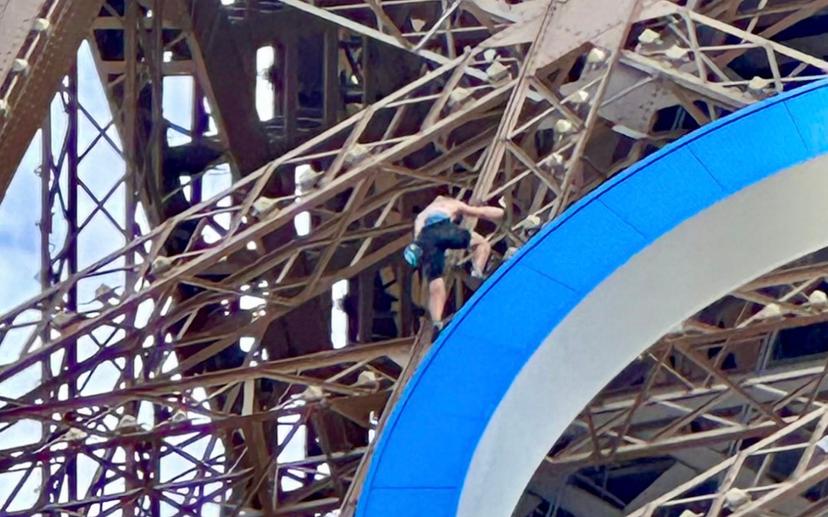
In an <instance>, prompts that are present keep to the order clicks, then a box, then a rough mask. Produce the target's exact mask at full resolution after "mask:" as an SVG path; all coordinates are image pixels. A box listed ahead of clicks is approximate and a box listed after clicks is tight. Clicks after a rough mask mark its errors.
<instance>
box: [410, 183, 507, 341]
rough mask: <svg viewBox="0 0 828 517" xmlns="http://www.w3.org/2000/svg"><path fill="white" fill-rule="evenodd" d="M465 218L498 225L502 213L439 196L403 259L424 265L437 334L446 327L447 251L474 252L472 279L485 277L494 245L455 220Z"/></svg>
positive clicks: (416, 223) (421, 216)
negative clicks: (444, 317) (445, 271)
mask: <svg viewBox="0 0 828 517" xmlns="http://www.w3.org/2000/svg"><path fill="white" fill-rule="evenodd" d="M462 216H468V217H475V218H482V219H486V220H488V221H492V222H494V223H497V222H498V221H500V219H501V218H502V217H503V210H502V209H500V208H496V207H490V206H470V205H467V204H466V203H463V202H462V201H458V200H456V199H452V198H450V197H446V196H437V197H436V198H435V199H434V201H432V202H431V204H430V205H428V206H427V207H426V208H425V209H424V210H423V211H422V212H420V213H419V215H417V219H416V220H415V221H414V241H413V242H412V243H411V244H409V245H408V246H407V247H406V248H405V251H404V252H403V256H404V257H405V261H406V262H407V263H408V264H409V265H410V266H411V267H418V266H419V265H421V264H422V266H423V270H424V271H425V276H426V278H428V311H429V313H430V315H431V321H432V324H433V325H434V328H435V330H436V331H438V332H439V331H440V330H442V328H443V308H444V307H445V304H446V296H447V295H446V284H445V281H444V280H443V269H444V268H445V252H446V250H449V249H467V248H469V247H470V248H471V250H472V277H474V278H483V274H484V271H485V268H486V262H487V261H488V260H489V253H490V252H491V244H489V241H487V240H486V239H485V238H483V236H482V235H480V234H478V233H476V232H474V231H471V232H470V231H469V230H466V229H465V228H462V227H461V226H459V225H458V224H457V223H456V222H455V220H456V219H459V218H460V217H462Z"/></svg>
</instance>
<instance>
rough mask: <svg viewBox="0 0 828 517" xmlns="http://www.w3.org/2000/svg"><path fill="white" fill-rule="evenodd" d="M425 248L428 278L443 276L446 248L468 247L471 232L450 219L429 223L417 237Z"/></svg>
mask: <svg viewBox="0 0 828 517" xmlns="http://www.w3.org/2000/svg"><path fill="white" fill-rule="evenodd" d="M417 241H418V242H419V244H420V247H421V248H422V249H423V268H424V269H425V273H426V276H427V277H428V280H429V281H431V280H434V279H436V278H440V277H442V276H443V271H444V270H445V267H446V250H460V249H466V248H468V247H469V244H470V243H471V233H470V232H469V231H468V230H465V229H463V228H461V227H459V226H458V225H456V224H454V223H453V222H451V221H450V220H448V219H445V220H443V221H440V222H438V223H434V224H429V225H428V226H424V227H423V229H422V230H420V238H419V239H417Z"/></svg>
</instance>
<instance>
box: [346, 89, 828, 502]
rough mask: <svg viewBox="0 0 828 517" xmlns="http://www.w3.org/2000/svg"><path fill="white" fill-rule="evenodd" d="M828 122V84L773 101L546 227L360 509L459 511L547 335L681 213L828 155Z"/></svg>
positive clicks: (485, 301)
mask: <svg viewBox="0 0 828 517" xmlns="http://www.w3.org/2000/svg"><path fill="white" fill-rule="evenodd" d="M826 121H828V82H820V83H816V84H813V85H810V86H808V87H805V88H801V89H799V90H796V91H794V92H792V93H789V94H785V95H781V96H779V97H774V98H773V99H770V100H768V101H765V102H762V103H760V104H757V105H754V106H752V107H749V108H747V109H744V110H742V111H740V112H738V113H736V114H735V115H733V116H730V117H727V118H725V119H722V120H720V121H718V122H716V123H713V124H710V125H708V126H705V127H704V128H702V129H700V130H699V131H696V132H695V133H693V134H692V135H689V136H687V137H685V138H683V139H681V140H679V141H678V142H676V143H674V144H673V145H670V146H668V147H666V148H665V149H663V150H661V151H660V152H658V153H656V154H654V155H652V156H650V157H648V158H646V159H645V160H642V161H641V162H639V163H638V164H636V165H634V166H633V167H631V168H629V169H628V170H626V171H625V172H624V173H622V174H619V175H617V176H616V177H615V178H613V179H612V180H611V181H608V182H607V183H605V184H604V185H603V186H602V187H601V188H599V189H597V190H596V191H594V192H593V193H591V194H590V195H589V196H587V197H586V198H584V199H582V200H581V201H579V202H578V203H577V204H576V205H574V206H573V207H572V208H570V209H569V210H568V211H567V212H566V213H565V214H563V215H562V216H561V217H559V218H558V219H557V220H556V221H554V222H552V223H551V224H549V225H547V226H546V227H545V228H544V229H543V230H542V231H541V232H540V233H539V234H538V235H537V236H535V238H534V239H532V240H531V241H530V242H529V243H528V244H527V245H526V246H524V247H523V248H522V249H521V250H520V252H519V253H518V254H517V255H515V256H514V257H513V258H512V259H511V260H510V261H509V262H508V263H506V264H504V265H503V266H502V267H501V268H500V269H499V270H498V271H497V272H496V273H495V274H494V275H493V277H492V278H491V279H490V280H489V281H488V282H487V283H486V284H485V285H484V286H483V287H482V288H481V289H480V290H478V292H477V293H476V294H475V296H474V297H473V298H472V299H471V300H470V301H469V302H468V303H467V304H466V306H465V307H464V308H463V309H462V310H461V311H460V312H459V313H458V314H457V315H456V316H455V318H454V320H453V322H452V324H451V325H450V326H449V327H448V328H447V329H446V330H445V331H444V332H443V334H442V336H441V337H440V339H439V340H438V341H437V343H436V344H435V345H434V346H433V347H432V349H431V351H430V352H429V354H428V355H427V357H426V358H425V360H424V361H423V364H422V365H421V366H420V368H419V369H418V371H417V373H416V375H415V376H414V378H413V379H412V380H411V382H410V383H409V385H408V387H407V388H406V390H405V392H404V393H403V396H402V398H401V399H400V402H399V403H398V404H397V406H396V407H395V408H394V411H393V413H392V415H391V417H390V418H389V420H388V423H387V426H386V428H385V431H384V432H383V433H382V436H381V437H380V438H379V442H378V444H377V447H376V450H375V452H374V457H373V461H372V465H371V468H370V470H369V473H368V476H367V478H366V481H365V485H364V487H363V491H362V496H361V498H360V503H359V505H358V509H357V515H359V516H365V517H380V516H382V517H385V516H388V515H394V516H396V517H407V516H411V517H414V516H417V517H420V516H429V517H439V516H450V515H454V514H455V512H456V509H457V504H458V499H459V496H460V492H461V490H462V488H463V483H464V479H465V476H466V473H467V471H468V468H469V464H470V461H471V458H472V455H473V454H474V450H475V447H476V446H477V443H478V441H479V440H480V437H481V435H482V434H483V431H484V429H485V428H486V425H487V423H488V422H489V419H490V418H491V416H492V414H493V412H494V411H495V408H496V407H497V405H498V403H499V402H500V401H501V399H502V398H503V396H504V394H505V393H506V391H507V390H508V389H509V386H510V385H511V383H512V381H513V380H514V378H515V377H516V376H517V374H518V372H519V371H520V369H521V368H522V367H523V366H524V364H525V363H526V361H527V360H528V359H529V358H530V356H531V355H532V353H533V352H535V350H536V349H537V348H538V347H539V346H540V345H541V343H542V341H543V340H544V338H545V337H546V336H548V335H549V334H550V333H551V332H552V330H553V329H554V328H555V327H556V326H557V325H558V324H559V323H560V322H561V321H562V320H563V318H564V317H565V316H566V315H567V314H568V313H569V312H570V311H571V310H572V309H573V308H574V307H576V306H577V305H578V303H579V302H580V301H581V300H582V299H583V298H584V297H585V296H586V295H587V294H589V293H590V292H591V291H592V290H593V289H594V288H595V287H596V286H597V285H598V284H599V283H601V282H602V281H603V280H604V279H606V278H607V277H608V276H609V275H610V274H612V273H613V272H614V271H615V270H617V269H618V268H619V267H620V266H622V265H623V264H624V263H626V262H627V261H628V260H629V259H630V258H631V257H632V256H634V255H635V254H636V253H638V252H639V251H641V250H642V249H644V248H645V247H647V246H649V245H650V244H651V243H653V242H654V241H655V240H657V239H658V238H659V237H661V236H662V235H664V234H665V233H667V232H669V231H670V230H672V229H673V228H675V227H676V226H677V225H678V224H680V223H681V222H683V221H685V220H687V219H689V218H692V217H693V216H694V215H696V214H698V213H699V212H701V211H702V210H704V209H706V208H708V207H710V206H711V205H713V204H714V203H718V202H720V201H722V200H724V199H725V198H727V197H728V196H731V195H733V194H734V193H736V192H738V191H740V190H742V189H744V188H746V187H748V186H750V185H752V184H754V183H756V182H758V181H761V180H762V179H765V178H767V177H768V176H770V175H772V174H774V173H775V172H777V171H780V170H784V169H786V168H788V167H790V166H792V165H795V164H797V163H801V162H804V161H806V160H808V159H811V158H814V157H816V156H818V155H821V154H823V153H827V152H828V124H826ZM493 489H495V490H496V487H493Z"/></svg>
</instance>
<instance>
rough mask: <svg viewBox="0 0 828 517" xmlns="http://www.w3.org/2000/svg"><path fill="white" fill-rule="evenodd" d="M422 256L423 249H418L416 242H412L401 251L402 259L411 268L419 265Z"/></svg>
mask: <svg viewBox="0 0 828 517" xmlns="http://www.w3.org/2000/svg"><path fill="white" fill-rule="evenodd" d="M422 256H423V248H421V247H420V245H419V244H417V243H416V242H412V243H411V244H409V245H408V246H406V247H405V250H404V251H403V257H404V258H405V261H406V262H407V263H408V265H409V266H411V267H417V266H419V265H420V259H421V258H422Z"/></svg>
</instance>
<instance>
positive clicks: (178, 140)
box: [0, 43, 347, 517]
mask: <svg viewBox="0 0 828 517" xmlns="http://www.w3.org/2000/svg"><path fill="white" fill-rule="evenodd" d="M268 52H270V54H268ZM259 54H260V60H259V64H260V65H261V66H262V67H266V66H268V60H272V51H268V50H264V51H262V52H260V53H259ZM192 86H193V81H192V78H191V77H168V78H165V83H164V102H163V110H164V116H165V117H166V118H167V119H169V120H170V121H171V122H173V123H174V124H176V125H179V126H182V127H185V128H189V127H190V118H191V117H190V109H191V106H192ZM78 97H79V101H80V103H81V105H82V106H83V107H84V108H85V109H86V110H87V111H88V112H89V115H90V117H91V118H92V119H94V121H95V122H97V124H98V125H99V126H100V127H106V126H107V124H109V122H110V121H111V119H112V115H111V113H110V109H109V104H108V102H107V100H106V96H105V95H104V91H103V88H102V86H101V83H100V80H99V77H98V75H97V71H96V70H95V66H94V61H93V58H92V54H91V52H90V49H89V46H88V45H87V43H84V44H83V45H82V46H81V48H80V50H79V52H78ZM272 98H273V95H272V92H271V91H270V87H269V83H267V82H266V81H261V80H260V81H259V84H258V85H257V107H258V108H259V112H260V115H261V117H262V118H263V119H266V118H269V117H271V116H272V114H273V111H272V109H268V105H270V106H271V107H272ZM51 113H52V119H53V123H52V127H53V135H52V136H53V138H52V148H53V153H54V154H55V155H56V156H57V155H58V153H59V150H60V146H61V143H62V138H63V133H64V129H65V127H66V116H65V113H64V110H63V104H62V102H61V101H60V100H59V99H58V98H57V97H56V98H55V100H54V102H53V103H52V109H51ZM98 134H99V131H98V130H97V129H96V128H95V125H94V123H93V122H92V121H90V120H88V119H87V117H86V116H85V115H84V114H83V113H81V114H80V116H79V135H78V140H79V150H80V152H81V153H83V152H84V151H85V150H86V148H87V147H88V146H89V144H90V143H91V142H93V140H94V139H95V138H96V137H97V136H98ZM106 134H107V136H108V137H109V139H110V140H111V142H112V144H110V143H109V142H107V141H105V140H99V141H98V142H97V144H95V145H94V146H93V147H92V148H91V150H90V151H89V152H88V154H86V155H85V156H84V157H83V159H82V161H81V163H80V166H79V176H80V178H81V180H82V181H84V183H85V184H86V185H87V187H88V188H89V191H90V192H91V194H92V195H94V196H96V197H97V198H99V199H102V198H103V197H104V196H106V195H107V193H108V192H110V190H111V189H112V188H113V187H114V186H117V188H116V189H115V191H114V192H112V193H111V194H110V196H109V198H108V200H107V201H106V202H105V206H106V207H107V209H108V210H109V212H110V213H111V214H112V215H113V217H114V218H115V219H116V221H117V222H118V223H120V224H122V223H123V220H124V217H123V215H124V211H125V197H124V187H123V185H122V181H121V180H122V175H123V174H124V170H125V167H124V162H123V160H122V159H121V157H120V155H119V153H118V150H117V149H116V147H120V141H119V138H118V134H117V131H116V130H115V127H114V126H110V127H109V128H108V130H107V131H106ZM168 140H169V142H170V145H178V144H182V143H186V142H187V141H188V140H189V137H187V136H185V135H181V134H179V133H176V132H174V131H170V134H169V135H168ZM113 144H114V145H113ZM40 150H41V135H40V133H39V132H38V134H37V136H35V138H34V139H33V141H32V143H31V145H30V147H29V149H28V150H27V152H26V155H25V157H24V158H23V160H22V161H21V163H20V166H19V167H18V171H17V173H16V174H15V175H14V178H13V180H12V183H11V185H10V186H9V189H8V190H7V193H6V196H5V198H4V199H3V201H2V203H0V311H2V312H6V311H8V310H10V309H12V308H13V307H15V306H16V305H18V304H20V303H23V302H25V301H26V300H27V299H29V298H31V297H33V296H35V295H36V294H37V293H38V292H39V290H40V281H39V279H38V273H39V269H40V256H41V255H40V252H41V250H40V235H39V230H38V226H37V224H38V221H39V220H40V216H41V214H40V210H41V207H40V205H41V202H40V196H41V192H40V190H41V179H40V177H39V169H40V164H41V152H40ZM119 182H120V184H119ZM230 182H231V177H230V172H229V168H228V167H227V166H226V165H225V166H220V167H217V168H216V169H215V170H212V171H209V172H208V173H207V174H206V175H205V176H204V180H203V189H204V196H205V198H208V197H209V196H211V195H213V194H215V193H218V192H220V191H222V190H224V189H225V188H227V187H228V186H229V185H230ZM94 208H95V203H94V202H93V201H92V199H91V198H90V197H89V195H88V194H86V193H85V192H81V193H80V194H79V201H78V210H79V219H80V220H81V221H83V220H85V219H86V217H87V216H88V215H89V214H90V213H92V211H93V209H94ZM138 220H139V223H140V224H141V225H142V228H144V229H146V228H147V225H146V221H145V220H144V218H143V217H142V215H141V214H139V217H138ZM296 225H297V230H298V231H299V232H300V233H307V232H309V231H311V229H310V228H309V218H308V217H307V215H300V217H299V218H298V219H297V221H296ZM65 231H66V225H65V224H64V223H63V222H62V221H61V216H60V214H55V216H54V217H53V235H52V236H51V247H52V248H56V247H59V246H60V245H61V244H62V242H63V238H64V236H65ZM123 244H124V240H123V236H122V234H121V233H120V232H119V230H118V229H117V228H116V227H115V226H114V225H113V224H112V222H111V221H109V220H108V219H107V218H106V217H103V216H101V215H100V214H98V215H97V216H95V217H93V218H92V219H91V220H90V223H89V225H88V226H86V227H85V228H84V229H82V231H81V232H80V235H79V239H78V255H79V268H81V269H82V268H84V267H85V266H87V265H89V264H91V263H92V262H94V261H95V260H97V259H99V258H101V257H103V256H104V255H106V254H108V253H110V252H112V251H114V250H116V249H118V248H120V247H121V246H123ZM122 282H123V276H122V275H120V274H118V275H114V274H113V275H111V276H110V277H109V278H101V279H96V280H95V283H94V284H93V283H91V282H85V283H83V284H81V285H80V286H79V300H80V302H81V304H82V306H81V308H82V309H89V308H94V307H97V306H100V304H99V302H95V301H94V300H93V298H94V290H95V289H96V288H97V287H98V286H99V285H100V284H101V283H106V284H107V285H109V286H110V287H118V286H119V285H121V284H122ZM346 292H347V282H340V283H339V284H337V285H336V286H335V288H334V290H333V296H334V298H338V297H341V296H344V294H346ZM96 304H98V305H96ZM23 316H24V317H25V316H27V315H23ZM28 317H30V318H33V319H38V318H39V317H40V316H39V314H34V315H28ZM332 317H333V327H334V329H333V331H332V340H333V342H334V346H335V348H341V347H342V346H345V344H346V343H345V340H346V339H347V338H346V336H347V330H346V325H347V323H346V321H347V320H346V317H345V314H344V313H342V312H341V310H340V309H339V308H338V307H337V304H334V313H333V314H332ZM18 321H20V320H18ZM23 335H24V334H23V333H21V334H20V336H18V339H15V336H13V335H11V334H10V335H9V336H8V337H7V338H6V339H5V340H4V341H3V344H2V346H0V365H3V364H8V363H10V362H12V361H15V360H17V358H18V357H19V355H20V353H21V350H22V342H23ZM78 346H79V354H80V355H81V356H83V355H85V354H91V353H93V352H94V350H95V349H96V347H95V346H94V345H93V344H92V343H91V342H86V343H84V342H81V343H79V345H78ZM168 362H169V366H170V367H173V366H174V365H175V358H174V357H172V358H170V360H169V361H168ZM40 375H41V373H40V371H39V368H33V369H31V370H30V371H27V372H25V375H19V376H16V377H15V378H14V379H11V380H10V381H7V382H6V383H2V384H0V393H2V395H3V396H6V397H14V396H18V395H21V394H23V393H26V392H27V391H28V390H30V389H32V388H33V387H35V386H36V385H37V384H38V382H39V381H40ZM117 375H118V370H117V369H116V368H115V367H114V366H104V367H100V368H98V369H96V370H95V372H93V374H92V376H91V378H90V379H89V380H88V382H87V384H86V387H85V389H84V390H83V391H82V394H84V395H89V394H94V393H102V392H106V391H109V390H111V389H113V388H114V387H115V385H116V384H117ZM205 395H206V394H204V393H203V390H202V393H201V396H202V397H203V396H205ZM145 409H146V411H145ZM139 421H140V422H142V423H143V424H144V425H147V426H150V425H152V414H151V411H149V405H147V407H145V408H142V411H141V412H140V413H139ZM287 429H288V428H287V427H284V428H280V433H279V434H280V436H283V435H284V434H285V432H286V431H287ZM283 430H284V431H285V432H282V431H283ZM40 438H41V426H40V424H39V423H37V422H35V421H31V420H23V421H20V422H17V423H15V424H14V425H13V426H11V427H8V428H0V443H3V444H4V446H14V445H23V444H28V443H34V442H37V441H38V440H40ZM186 438H188V437H182V438H178V439H176V440H174V441H173V440H171V442H173V443H176V442H180V441H183V440H184V439H186ZM303 441H304V432H301V433H298V434H297V436H296V437H295V438H294V440H292V443H291V444H290V446H288V447H287V448H286V450H285V451H284V452H283V453H282V455H281V456H280V460H282V461H295V460H298V459H301V458H303V457H304V447H303V445H302V442H303ZM206 443H207V439H206V438H205V439H203V440H200V441H199V442H196V443H195V444H193V445H191V446H189V447H188V449H187V450H188V452H190V453H191V454H194V455H196V456H197V457H199V456H200V454H201V453H202V452H203V450H204V447H205V446H206ZM121 456H122V454H121ZM117 459H118V457H117V456H116V460H117ZM121 460H123V458H121ZM95 466H96V464H95V463H94V462H92V460H84V459H81V460H80V461H79V479H80V490H81V492H82V493H83V491H84V490H85V487H86V486H88V483H89V481H90V480H91V476H92V474H93V472H94V469H95ZM189 466H190V464H189V463H188V462H186V461H183V460H177V459H176V458H174V457H173V458H170V457H168V458H167V459H165V460H163V462H162V466H161V469H162V481H163V480H165V479H170V478H171V477H174V476H175V475H177V474H178V473H180V472H182V471H183V470H186V469H187V468H189ZM320 472H321V473H325V472H326V469H325V467H324V466H323V468H322V469H320ZM20 474H21V475H22V473H20ZM17 479H19V475H18V474H17V473H5V474H0V501H4V500H5V499H6V497H7V495H8V493H9V492H10V490H11V489H12V488H13V487H14V485H15V483H16V481H17ZM39 483H40V479H39V476H32V477H31V478H30V482H29V483H27V485H26V486H24V488H23V490H22V492H21V494H20V495H19V496H18V498H16V501H17V504H15V505H14V506H13V507H11V508H9V509H10V510H15V509H26V508H28V507H29V506H30V505H31V504H33V503H34V502H35V500H36V498H37V495H38V492H37V490H38V485H39ZM116 488H117V487H116ZM284 488H286V489H290V488H295V486H294V487H291V486H285V487H284ZM121 489H123V487H121ZM171 513H173V512H172V511H171V507H166V508H165V509H164V511H163V514H171ZM204 515H205V516H207V517H209V516H210V515H218V508H217V507H212V508H208V509H206V511H205V513H204Z"/></svg>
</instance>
